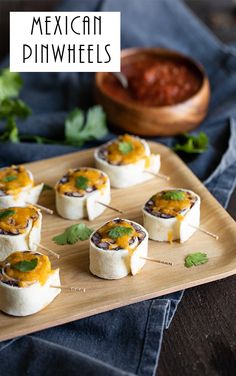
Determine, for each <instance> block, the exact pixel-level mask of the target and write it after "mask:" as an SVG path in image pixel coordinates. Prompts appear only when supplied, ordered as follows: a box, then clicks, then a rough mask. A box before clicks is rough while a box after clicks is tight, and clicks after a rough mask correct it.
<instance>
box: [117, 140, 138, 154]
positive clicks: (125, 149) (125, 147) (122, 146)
mask: <svg viewBox="0 0 236 376" xmlns="http://www.w3.org/2000/svg"><path fill="white" fill-rule="evenodd" d="M118 148H119V151H120V152H121V153H122V154H129V153H130V152H131V151H132V150H134V147H133V145H132V143H131V142H127V141H123V142H119V144H118Z"/></svg>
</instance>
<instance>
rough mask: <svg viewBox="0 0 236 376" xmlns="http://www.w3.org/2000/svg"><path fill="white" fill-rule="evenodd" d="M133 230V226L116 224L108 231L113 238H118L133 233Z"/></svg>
mask: <svg viewBox="0 0 236 376" xmlns="http://www.w3.org/2000/svg"><path fill="white" fill-rule="evenodd" d="M132 232H133V229H132V227H125V226H116V227H113V228H112V229H111V230H109V231H108V236H109V237H110V238H112V239H117V238H121V237H122V236H124V235H131V234H132Z"/></svg>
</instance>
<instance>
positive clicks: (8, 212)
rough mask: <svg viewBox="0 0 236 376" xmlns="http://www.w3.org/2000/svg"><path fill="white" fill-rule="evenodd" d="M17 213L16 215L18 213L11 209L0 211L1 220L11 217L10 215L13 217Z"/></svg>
mask: <svg viewBox="0 0 236 376" xmlns="http://www.w3.org/2000/svg"><path fill="white" fill-rule="evenodd" d="M15 213H16V211H15V210H11V209H7V210H3V211H0V219H3V218H6V217H9V216H10V215H13V214H15Z"/></svg>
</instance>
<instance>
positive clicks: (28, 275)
mask: <svg viewBox="0 0 236 376" xmlns="http://www.w3.org/2000/svg"><path fill="white" fill-rule="evenodd" d="M35 258H37V260H38V263H37V266H36V267H35V269H33V270H31V271H28V272H21V271H19V270H17V269H14V268H13V267H12V266H13V265H14V264H16V263H18V262H20V261H24V260H25V261H32V260H33V259H35ZM8 263H9V265H8V266H6V268H5V273H6V274H7V275H8V276H9V277H10V278H13V279H16V280H19V287H25V286H27V284H29V283H32V282H37V281H38V282H39V283H40V284H41V285H44V284H45V283H46V281H47V280H48V278H49V276H50V274H51V273H52V272H53V271H52V269H51V263H50V260H49V258H48V256H46V255H41V254H34V253H33V252H14V253H12V254H11V255H10V256H8V257H7V259H6V260H5V261H4V264H8Z"/></svg>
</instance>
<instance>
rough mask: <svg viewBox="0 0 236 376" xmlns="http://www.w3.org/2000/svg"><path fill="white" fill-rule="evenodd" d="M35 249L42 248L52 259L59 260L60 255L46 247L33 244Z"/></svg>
mask: <svg viewBox="0 0 236 376" xmlns="http://www.w3.org/2000/svg"><path fill="white" fill-rule="evenodd" d="M34 244H35V245H36V246H37V247H39V248H42V249H44V250H45V251H47V252H49V253H51V254H52V255H53V256H54V257H56V258H57V259H59V258H60V255H58V253H56V252H54V251H53V250H52V249H50V248H48V247H45V245H42V244H40V243H34Z"/></svg>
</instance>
